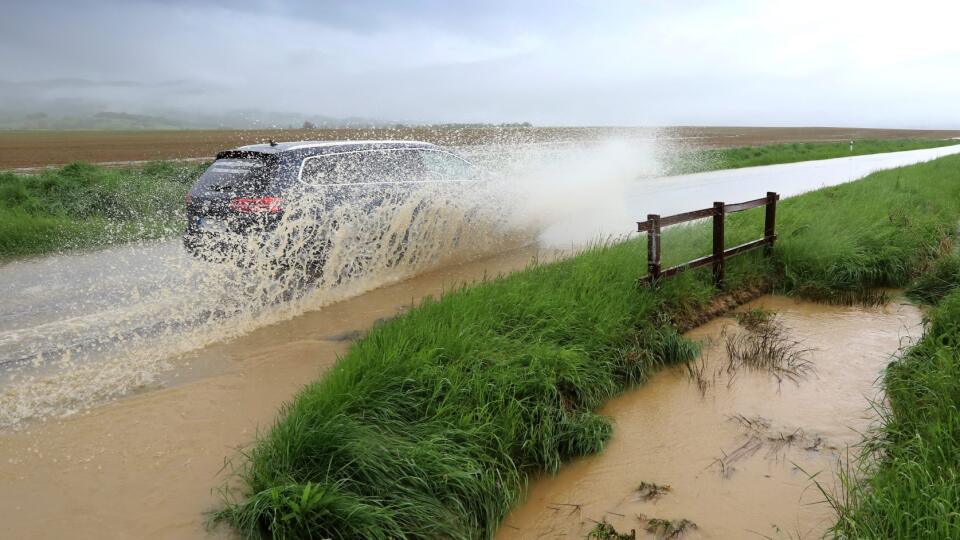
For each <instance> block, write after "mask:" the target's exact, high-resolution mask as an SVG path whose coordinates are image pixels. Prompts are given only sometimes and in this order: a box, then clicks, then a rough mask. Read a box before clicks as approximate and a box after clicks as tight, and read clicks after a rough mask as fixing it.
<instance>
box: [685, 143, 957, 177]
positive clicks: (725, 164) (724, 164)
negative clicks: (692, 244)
mask: <svg viewBox="0 0 960 540" xmlns="http://www.w3.org/2000/svg"><path fill="white" fill-rule="evenodd" d="M954 144H960V141H955V140H922V139H891V140H883V139H861V140H856V141H854V144H853V150H852V151H851V150H850V143H849V142H829V143H790V144H771V145H766V146H743V147H739V148H722V149H714V150H693V151H689V152H684V153H681V154H678V155H676V156H673V157H672V159H668V162H667V170H668V171H669V173H670V174H687V173H694V172H704V171H715V170H719V169H738V168H741V167H755V166H758V165H774V164H777V163H794V162H797V161H811V160H817V159H830V158H838V157H847V156H861V155H865V154H879V153H882V152H900V151H903V150H919V149H922V148H937V147H940V146H950V145H954Z"/></svg>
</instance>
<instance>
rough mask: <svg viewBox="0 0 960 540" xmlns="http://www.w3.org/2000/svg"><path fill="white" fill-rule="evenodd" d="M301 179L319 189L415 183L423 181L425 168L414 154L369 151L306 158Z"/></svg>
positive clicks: (400, 151) (412, 152) (410, 152)
mask: <svg viewBox="0 0 960 540" xmlns="http://www.w3.org/2000/svg"><path fill="white" fill-rule="evenodd" d="M300 179H301V180H303V181H304V182H307V183H308V184H316V185H342V184H365V183H392V182H415V181H418V180H423V179H424V168H423V162H422V161H421V160H420V156H419V154H418V153H417V152H414V151H411V150H368V151H361V152H347V153H343V154H329V155H321V156H316V157H311V158H307V159H305V160H304V161H303V169H302V172H301V176H300Z"/></svg>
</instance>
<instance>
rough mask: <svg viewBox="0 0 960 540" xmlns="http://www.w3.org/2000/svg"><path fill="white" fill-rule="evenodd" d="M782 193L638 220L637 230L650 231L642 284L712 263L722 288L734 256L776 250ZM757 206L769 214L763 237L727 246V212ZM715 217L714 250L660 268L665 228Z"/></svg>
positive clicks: (653, 215)
mask: <svg viewBox="0 0 960 540" xmlns="http://www.w3.org/2000/svg"><path fill="white" fill-rule="evenodd" d="M778 200H780V196H779V195H777V194H776V193H774V192H772V191H768V192H767V196H766V197H764V198H762V199H754V200H752V201H746V202H742V203H736V204H725V203H722V202H715V203H713V208H704V209H703V210H693V211H692V212H684V213H682V214H674V215H672V216H666V217H661V216H659V215H657V214H648V215H647V220H646V221H638V222H637V232H645V233H647V275H645V276H643V277H642V278H640V281H641V282H642V283H654V284H655V283H656V282H657V281H658V280H660V279H661V278H665V277H670V276H672V275H674V274H677V273H680V272H682V271H684V270H689V269H691V268H698V267H700V266H706V265H708V264H713V282H714V284H715V285H716V286H717V288H718V289H722V288H723V266H724V261H725V260H726V259H728V258H730V257H733V256H734V255H739V254H741V253H745V252H747V251H750V250H753V249H757V248H759V247H763V248H764V250H763V251H764V253H765V254H766V255H769V254H770V252H771V250H772V249H773V243H774V242H775V241H776V240H777V234H776V230H775V226H776V221H777V201H778ZM758 206H766V207H767V214H766V217H765V219H764V222H763V238H759V239H757V240H753V241H751V242H747V243H745V244H740V245H739V246H734V247H732V248H729V249H726V248H725V247H724V239H723V236H724V221H725V219H726V215H727V214H732V213H734V212H742V211H744V210H749V209H751V208H757V207H758ZM709 217H712V218H713V253H712V254H711V255H707V256H706V257H700V258H698V259H694V260H692V261H687V262H685V263H683V264H678V265H676V266H671V267H670V268H667V269H661V267H660V238H661V236H660V231H661V229H662V228H663V227H667V226H669V225H677V224H679V223H686V222H688V221H694V220H698V219H705V218H709Z"/></svg>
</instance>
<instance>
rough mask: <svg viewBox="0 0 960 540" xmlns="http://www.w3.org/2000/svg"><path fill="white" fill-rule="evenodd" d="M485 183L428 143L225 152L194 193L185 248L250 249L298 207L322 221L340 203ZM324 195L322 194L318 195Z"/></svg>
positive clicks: (203, 253)
mask: <svg viewBox="0 0 960 540" xmlns="http://www.w3.org/2000/svg"><path fill="white" fill-rule="evenodd" d="M479 178H480V175H479V171H478V169H477V168H476V167H474V166H473V165H472V164H471V163H470V162H469V161H467V160H465V159H464V158H462V157H460V156H457V155H456V154H454V153H452V152H449V151H447V150H444V149H443V148H440V147H438V146H435V145H433V144H429V143H424V142H416V141H338V142H314V141H300V142H284V143H274V142H270V143H269V144H255V145H250V146H242V147H240V148H236V149H233V150H226V151H223V152H220V153H219V154H217V158H216V160H215V161H214V162H213V164H212V165H210V167H209V168H208V169H207V170H206V171H205V172H204V173H203V174H202V175H201V176H200V178H199V179H197V181H196V183H195V184H194V185H193V187H192V188H191V190H190V192H189V194H188V195H187V197H186V211H187V212H186V213H187V227H186V231H185V232H184V234H183V244H184V246H185V247H186V248H187V250H188V251H190V252H191V253H192V254H193V255H195V256H198V257H200V258H216V256H218V255H221V254H222V253H223V252H224V251H228V250H231V249H235V248H236V247H237V246H236V244H238V243H244V244H247V245H249V244H250V242H247V240H249V239H250V238H251V236H252V235H255V236H253V237H254V238H256V237H263V236H266V233H270V232H271V231H274V229H276V227H277V224H278V223H281V222H282V221H283V219H284V214H285V212H288V211H290V209H291V208H296V209H297V210H296V211H298V212H308V213H309V216H308V217H309V219H310V220H317V221H319V220H323V219H326V215H325V214H330V213H332V212H331V211H332V210H333V208H332V207H333V206H335V205H338V204H348V203H350V202H351V201H354V200H356V199H357V198H358V197H361V196H362V197H361V198H362V199H363V200H364V203H363V204H365V205H371V204H372V205H376V204H378V203H380V202H382V201H384V200H387V199H392V200H397V199H399V198H402V197H404V195H405V194H407V193H409V192H411V191H413V190H415V189H417V188H418V187H422V185H424V184H432V183H447V182H474V181H476V180H478V179H479ZM321 192H322V196H321V197H317V196H315V195H316V194H317V193H321ZM371 194H372V196H371ZM313 201H319V202H317V203H315V204H314V203H313ZM228 239H232V240H228ZM238 239H239V240H240V241H242V242H238ZM253 244H254V245H256V242H253ZM211 256H212V257H211Z"/></svg>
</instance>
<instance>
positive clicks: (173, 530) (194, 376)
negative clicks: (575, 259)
mask: <svg viewBox="0 0 960 540" xmlns="http://www.w3.org/2000/svg"><path fill="white" fill-rule="evenodd" d="M556 255H557V252H555V251H546V252H544V251H538V250H536V249H534V248H530V249H521V250H517V251H513V252H510V253H505V254H503V255H499V256H497V257H493V258H489V259H485V260H481V261H476V262H471V263H467V264H461V265H456V266H451V267H447V268H444V269H443V270H440V271H435V272H430V273H427V274H423V275H420V276H418V277H415V278H413V279H410V280H407V281H404V282H402V283H397V284H394V285H391V286H387V287H383V288H380V289H377V290H374V291H371V292H368V293H366V294H362V295H359V296H357V297H354V298H351V299H349V300H346V301H343V302H340V303H336V304H332V305H329V306H326V307H324V308H323V309H322V310H319V311H313V312H309V313H306V314H304V315H302V316H300V317H297V318H294V319H292V320H288V321H285V322H282V323H278V324H274V325H271V326H267V327H263V328H260V329H258V330H255V331H253V332H251V333H249V334H247V335H245V336H243V337H241V338H238V339H234V340H231V341H227V342H223V343H218V344H215V345H212V346H208V347H205V348H203V349H200V350H198V351H195V352H193V353H190V354H188V355H186V356H184V357H182V358H179V359H177V360H176V362H177V366H176V369H174V370H173V371H172V372H171V373H173V374H175V376H171V377H168V378H167V379H166V380H165V381H164V384H165V386H164V387H163V388H160V389H155V388H154V389H149V391H144V392H142V393H140V394H138V395H133V396H128V397H126V398H124V399H120V400H118V401H114V402H111V403H109V404H107V405H104V406H101V407H98V408H94V409H91V410H89V411H88V412H85V413H80V414H76V415H74V416H71V417H67V418H63V419H59V420H48V421H46V422H44V423H35V424H33V425H31V426H29V427H28V428H27V429H25V430H23V431H19V432H7V433H0V523H3V530H2V532H0V538H18V539H19V538H31V539H34V538H56V539H61V538H71V539H85V538H91V539H92V538H98V539H102V538H151V539H166V538H169V539H181V538H201V537H206V536H209V535H210V534H211V533H208V532H207V531H206V530H205V529H204V525H203V523H204V519H205V516H204V512H205V511H208V510H211V509H214V508H216V506H217V504H218V502H219V500H220V499H219V496H218V493H217V492H216V489H217V488H218V487H219V486H220V485H222V483H223V481H224V479H225V477H224V475H223V474H222V473H221V469H222V468H223V466H224V458H225V457H227V456H231V455H236V451H237V449H238V448H241V447H245V446H248V445H249V444H250V443H251V442H252V441H253V440H254V437H255V433H256V431H257V429H264V428H267V427H269V425H270V423H271V422H272V421H273V419H274V417H275V415H276V413H277V410H278V408H279V407H280V405H281V404H282V403H283V402H284V401H286V400H289V399H290V398H291V397H292V396H293V395H294V394H295V393H296V391H297V390H298V389H299V388H300V387H302V386H303V385H305V384H307V383H309V382H311V381H312V380H314V379H316V378H317V377H318V376H320V375H321V374H322V373H323V372H324V371H325V370H326V369H327V368H328V367H330V366H331V365H332V364H333V363H334V362H335V361H336V359H337V357H338V355H341V354H343V353H344V352H345V351H346V350H347V348H348V347H349V345H350V340H351V339H352V338H354V337H356V336H357V335H359V334H360V333H362V332H363V331H364V330H366V329H368V328H369V327H370V326H372V325H373V324H375V323H376V322H377V321H378V320H383V319H387V318H390V317H393V316H395V315H397V314H398V313H400V312H402V311H403V310H405V309H406V308H408V307H409V306H410V305H411V304H412V303H415V302H418V301H419V300H420V299H422V298H423V297H424V296H427V295H437V294H440V293H441V292H442V291H443V290H448V289H450V288H451V287H456V286H459V285H460V284H463V283H468V282H474V281H476V280H480V279H484V278H490V277H493V276H496V275H497V274H499V273H506V272H510V271H514V270H517V269H520V268H522V267H524V266H526V265H527V264H528V263H529V262H530V261H531V259H533V258H537V259H538V260H540V261H548V260H550V259H551V258H552V257H554V256H556ZM223 529H224V528H222V527H221V528H219V529H218V530H216V531H215V532H214V533H212V536H213V537H215V538H216V537H230V536H231V535H230V534H229V531H225V530H223Z"/></svg>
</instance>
